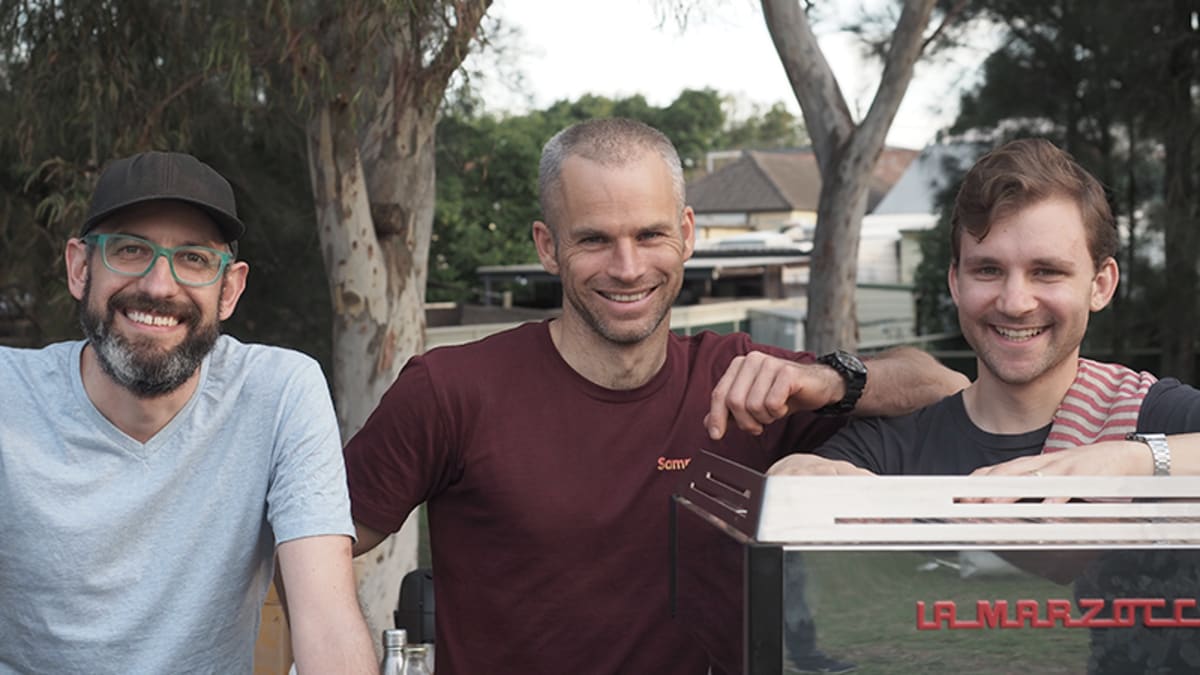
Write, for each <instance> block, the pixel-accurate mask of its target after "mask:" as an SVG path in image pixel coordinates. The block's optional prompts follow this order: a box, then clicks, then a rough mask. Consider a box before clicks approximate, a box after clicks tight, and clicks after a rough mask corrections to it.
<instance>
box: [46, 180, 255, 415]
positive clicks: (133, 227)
mask: <svg viewBox="0 0 1200 675" xmlns="http://www.w3.org/2000/svg"><path fill="white" fill-rule="evenodd" d="M95 231H96V232H99V233H104V232H119V233H123V234H132V235H137V236H139V237H143V238H145V239H148V240H150V241H152V242H155V243H157V244H158V245H160V246H166V247H175V246H183V245H201V246H209V247H211V248H216V249H219V250H227V248H228V246H227V245H226V244H225V243H224V242H222V241H221V239H220V236H219V234H218V231H217V228H216V226H215V225H214V224H213V222H212V220H211V219H209V218H208V216H206V215H205V214H204V213H203V212H202V211H200V210H198V209H195V208H192V207H190V206H186V205H184V204H181V203H177V202H167V201H161V202H149V203H145V204H142V205H139V206H135V207H130V208H128V209H125V210H123V211H121V212H119V213H118V214H116V215H115V216H113V217H112V218H110V219H108V220H107V221H105V222H104V223H102V224H101V225H99V226H98V227H97V228H96V230H95ZM100 256H101V253H100V251H99V250H91V251H89V250H88V246H87V244H85V243H84V242H82V241H80V240H78V239H72V240H71V241H70V242H69V243H68V246H67V269H68V275H69V279H68V280H69V284H70V287H71V293H72V295H74V296H75V298H76V299H78V300H79V301H80V307H79V318H80V325H81V326H82V327H83V331H84V334H85V335H86V336H87V339H88V344H89V346H90V347H91V348H92V350H93V351H94V353H95V357H96V359H97V361H98V362H99V364H100V367H101V369H102V370H103V371H104V372H105V373H106V374H107V375H108V376H109V377H110V378H112V379H113V380H114V381H115V382H116V383H117V384H119V385H121V386H123V387H125V388H126V389H128V390H129V391H131V392H132V393H133V394H135V395H136V396H138V397H141V398H152V397H157V396H162V395H164V394H168V393H170V392H172V391H174V390H175V389H177V388H178V387H179V386H180V385H182V384H183V383H184V382H186V381H187V380H188V379H189V378H191V377H192V376H193V375H194V374H195V373H196V370H197V368H198V367H199V365H200V361H201V360H202V359H203V358H204V356H205V355H206V354H207V353H208V352H209V351H210V350H211V349H212V347H213V344H214V343H215V342H216V339H217V335H218V334H219V332H220V322H221V321H223V320H225V319H227V318H229V316H230V315H232V314H233V310H234V307H235V306H236V305H237V301H238V298H239V297H240V296H241V293H242V290H243V289H244V288H245V278H246V272H247V269H248V268H247V266H246V264H245V263H244V262H235V263H233V264H231V265H230V266H229V267H228V268H227V270H226V272H225V274H224V276H223V277H222V278H221V279H219V280H218V281H217V282H216V283H214V284H212V285H209V286H202V287H189V286H184V285H182V284H180V283H178V282H177V281H176V280H175V279H174V277H173V276H172V275H171V269H170V264H169V262H168V261H167V260H166V259H165V258H160V259H157V260H156V261H155V262H154V266H153V267H152V268H151V270H150V272H149V273H147V274H146V275H145V276H143V277H129V276H123V275H120V274H117V273H116V272H113V271H112V270H109V269H108V268H107V267H105V265H104V263H103V262H102V261H101V257H100Z"/></svg>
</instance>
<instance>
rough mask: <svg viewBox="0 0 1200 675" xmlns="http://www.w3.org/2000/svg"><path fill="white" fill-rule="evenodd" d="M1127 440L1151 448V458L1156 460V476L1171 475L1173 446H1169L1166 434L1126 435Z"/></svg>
mask: <svg viewBox="0 0 1200 675" xmlns="http://www.w3.org/2000/svg"><path fill="white" fill-rule="evenodd" d="M1125 440H1127V441H1138V442H1140V443H1145V444H1146V446H1147V447H1149V448H1150V456H1151V457H1152V458H1153V459H1154V475H1155V476H1170V475H1171V446H1169V445H1167V437H1166V435H1165V434H1139V433H1137V432H1130V433H1128V434H1125Z"/></svg>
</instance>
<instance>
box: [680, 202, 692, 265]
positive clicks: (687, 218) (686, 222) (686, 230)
mask: <svg viewBox="0 0 1200 675" xmlns="http://www.w3.org/2000/svg"><path fill="white" fill-rule="evenodd" d="M679 227H680V229H681V230H682V231H683V232H682V233H683V259H684V260H687V259H689V258H691V257H692V253H693V252H695V250H696V213H695V212H694V211H692V207H690V206H685V207H683V218H681V219H680V220H679Z"/></svg>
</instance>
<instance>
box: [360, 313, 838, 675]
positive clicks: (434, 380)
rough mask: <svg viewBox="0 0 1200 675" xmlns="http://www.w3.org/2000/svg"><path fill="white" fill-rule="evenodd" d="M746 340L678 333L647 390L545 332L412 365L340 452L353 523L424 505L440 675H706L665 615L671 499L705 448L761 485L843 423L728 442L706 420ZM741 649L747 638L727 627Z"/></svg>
mask: <svg viewBox="0 0 1200 675" xmlns="http://www.w3.org/2000/svg"><path fill="white" fill-rule="evenodd" d="M751 350H758V351H767V352H771V353H774V354H777V355H780V356H785V357H787V358H794V359H796V360H798V361H803V362H811V361H812V356H811V355H809V354H805V353H794V352H788V351H784V350H780V349H776V348H773V347H766V346H762V345H755V344H754V343H752V342H750V339H749V338H748V336H746V335H744V334H736V335H726V336H719V335H716V334H714V333H709V332H705V333H701V334H700V335H696V336H692V337H679V336H675V335H672V336H671V338H670V341H669V347H668V354H667V360H666V362H665V364H664V366H663V368H662V370H661V371H660V372H659V373H658V374H657V375H655V376H654V377H653V378H652V379H651V380H650V381H649V382H648V383H646V384H645V385H644V386H641V387H638V388H637V389H632V390H625V391H614V390H610V389H605V388H603V387H600V386H597V385H596V384H593V383H592V382H590V381H588V380H586V379H584V378H583V377H582V376H580V375H579V374H578V373H576V372H575V371H574V370H572V369H571V367H570V366H568V365H567V363H566V362H565V361H563V360H562V358H561V357H560V356H559V354H558V351H557V350H556V349H555V347H554V345H553V343H552V342H551V339H550V333H549V330H548V327H547V324H546V323H532V324H525V325H523V326H520V327H518V328H515V329H513V330H509V331H505V332H503V333H500V334H497V335H494V336H492V337H489V338H487V339H484V340H482V341H479V342H475V343H472V344H469V345H463V346H457V347H445V348H440V349H434V350H432V351H430V352H428V353H427V354H425V355H423V356H419V357H415V358H413V359H411V360H410V361H409V362H408V364H407V365H406V366H405V367H404V370H403V371H402V372H401V373H400V376H399V377H398V378H397V379H396V382H395V383H394V384H393V385H392V387H391V388H390V389H389V390H388V392H387V393H386V394H385V395H384V397H383V400H382V401H381V403H380V405H379V407H378V408H377V409H376V410H375V412H374V413H373V414H372V415H371V417H370V419H368V420H367V423H366V425H365V426H364V427H363V429H362V430H361V431H360V432H359V433H358V434H356V435H355V436H354V438H353V439H351V440H350V443H349V445H348V446H347V447H346V464H347V471H348V478H349V483H350V495H351V501H352V511H353V514H354V518H355V520H356V521H358V522H360V523H362V524H364V525H366V526H368V527H371V528H372V529H375V530H378V531H380V532H394V531H395V530H397V529H399V527H400V526H401V525H402V524H403V523H404V520H405V518H406V517H407V516H408V514H409V512H410V511H411V510H412V509H413V508H414V507H416V506H417V505H418V504H420V503H421V502H428V510H429V526H430V539H431V546H432V549H433V567H434V577H435V580H436V581H435V583H434V590H435V593H436V602H437V668H438V673H439V675H447V674H450V675H454V674H459V675H477V674H479V673H495V674H503V673H514V674H515V673H520V674H521V675H532V674H534V673H546V674H547V675H564V674H565V673H572V674H574V673H654V674H655V675H672V674H678V675H704V673H706V672H707V669H708V659H707V657H706V655H705V650H704V649H703V647H702V645H700V644H698V642H697V641H695V640H694V639H693V638H691V637H689V634H688V632H687V631H686V630H685V629H684V628H683V627H681V626H680V622H678V621H675V620H673V619H672V618H671V615H670V607H669V597H668V596H669V588H668V585H669V584H668V578H669V572H670V567H669V562H668V554H669V547H668V526H667V522H668V512H669V498H670V495H671V493H672V491H673V489H674V488H675V486H676V485H677V484H678V482H679V478H680V470H681V469H682V468H683V467H684V466H686V460H688V459H690V458H691V457H692V456H693V454H695V453H696V452H697V451H698V450H700V449H702V448H703V449H708V450H711V451H714V452H718V453H720V454H722V455H725V456H726V457H729V458H731V459H733V460H735V461H737V462H739V463H742V464H745V465H747V466H750V467H753V468H756V469H759V470H765V469H766V468H767V467H768V466H770V464H771V463H772V462H774V460H775V459H777V458H778V457H780V456H782V455H784V454H786V453H787V452H789V451H794V450H795V449H798V448H811V447H815V446H816V445H817V444H819V443H820V441H822V440H824V439H825V438H826V437H828V436H829V435H830V434H831V433H832V432H833V431H835V430H836V429H837V428H838V426H840V422H839V421H838V420H834V419H828V418H818V417H815V416H813V415H811V414H806V413H801V414H797V415H793V416H791V417H790V418H788V419H787V420H786V421H784V422H779V423H776V424H774V425H771V426H770V427H769V428H768V429H767V431H766V433H765V434H763V435H762V436H760V437H754V436H751V435H749V434H746V433H743V432H741V431H739V430H737V429H736V428H734V429H731V430H730V431H729V433H727V434H726V437H725V438H724V439H723V440H721V441H718V442H714V441H712V440H710V439H709V438H708V434H707V432H706V431H705V428H704V424H703V419H704V415H705V414H706V413H707V412H708V406H709V399H710V396H711V394H712V390H713V387H714V386H715V385H716V383H717V381H718V380H719V379H720V377H721V375H722V374H723V373H724V372H725V369H726V367H727V366H728V365H729V362H730V361H731V360H732V359H733V358H734V357H735V356H737V355H740V354H745V353H747V352H749V351H751ZM729 630H730V631H731V635H732V636H734V637H736V635H737V633H739V632H740V630H741V627H740V626H737V625H732V626H730V627H729Z"/></svg>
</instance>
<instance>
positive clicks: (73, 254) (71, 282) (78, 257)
mask: <svg viewBox="0 0 1200 675" xmlns="http://www.w3.org/2000/svg"><path fill="white" fill-rule="evenodd" d="M63 256H64V257H65V258H66V262H67V288H69V289H70V291H71V295H72V296H74V298H75V299H76V300H83V289H85V288H87V281H88V276H89V275H90V274H91V270H90V269H88V267H89V264H90V262H91V261H90V260H89V259H88V245H87V244H85V243H84V242H83V240H82V239H74V238H72V239H69V240H67V250H66V251H64V252H63Z"/></svg>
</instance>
